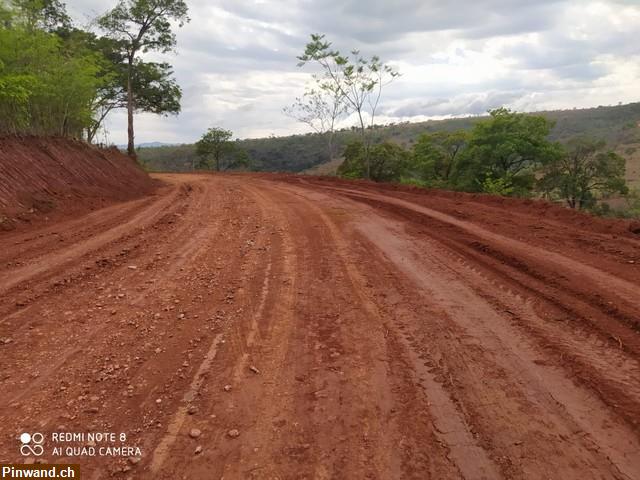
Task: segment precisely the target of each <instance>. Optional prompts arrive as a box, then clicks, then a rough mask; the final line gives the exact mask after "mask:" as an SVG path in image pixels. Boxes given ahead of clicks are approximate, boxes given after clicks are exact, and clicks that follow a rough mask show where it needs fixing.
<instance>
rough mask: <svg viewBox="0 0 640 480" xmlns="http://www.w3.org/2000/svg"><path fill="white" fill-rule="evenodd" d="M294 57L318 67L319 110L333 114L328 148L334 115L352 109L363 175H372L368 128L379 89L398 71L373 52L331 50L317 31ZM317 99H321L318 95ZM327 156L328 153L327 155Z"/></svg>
mask: <svg viewBox="0 0 640 480" xmlns="http://www.w3.org/2000/svg"><path fill="white" fill-rule="evenodd" d="M298 60H299V63H298V66H300V67H302V66H304V65H305V64H306V63H309V62H314V63H316V64H318V65H320V67H321V68H322V72H323V74H322V75H321V76H319V77H316V76H314V81H315V83H316V84H317V86H318V89H319V90H320V91H322V92H327V93H328V95H327V97H328V100H327V101H325V105H326V108H324V109H321V110H324V111H326V112H332V113H333V114H334V116H333V118H332V122H331V131H330V136H329V137H328V138H329V139H330V147H329V148H330V150H331V145H332V143H331V141H332V139H333V124H334V122H335V118H336V116H337V115H339V113H340V112H341V111H344V112H345V113H347V114H349V113H354V114H355V115H356V116H357V118H358V128H359V132H360V142H361V143H362V146H363V151H362V158H363V161H364V164H365V171H364V172H365V173H364V177H365V178H373V177H372V171H371V169H372V165H371V163H372V158H371V154H372V153H373V152H371V145H372V140H373V138H372V137H373V136H372V134H371V129H372V128H373V126H374V125H375V118H376V111H377V109H378V105H379V104H380V97H381V96H382V89H383V88H384V87H385V86H386V85H388V84H389V83H391V82H392V81H393V80H394V79H395V78H397V77H398V76H399V75H400V74H399V73H398V72H397V71H395V70H394V69H393V68H391V67H390V66H389V65H386V64H385V63H383V62H382V61H381V60H380V58H379V57H378V56H376V55H374V56H373V57H371V58H366V57H364V56H362V55H361V54H360V52H359V51H358V50H352V51H351V55H342V54H341V53H340V52H339V51H338V50H332V49H331V43H330V42H327V41H325V36H324V35H320V34H312V35H311V41H310V42H309V43H307V45H306V47H305V50H304V53H303V54H302V55H301V56H299V57H298ZM320 99H321V100H322V97H320ZM323 113H324V112H323ZM325 115H326V114H325ZM331 158H332V155H331V153H330V154H329V159H331Z"/></svg>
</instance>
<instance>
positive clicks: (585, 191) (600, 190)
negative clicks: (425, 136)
mask: <svg viewBox="0 0 640 480" xmlns="http://www.w3.org/2000/svg"><path fill="white" fill-rule="evenodd" d="M624 175H625V159H624V158H622V157H621V156H620V155H618V154H616V153H614V152H612V151H610V150H606V142H605V141H604V140H600V141H597V140H593V139H590V138H584V137H583V138H576V139H573V140H571V141H569V143H568V144H567V146H566V148H565V149H564V152H563V154H562V155H559V156H558V157H557V158H556V159H555V160H554V161H553V162H551V163H549V164H548V165H546V167H545V169H544V175H543V176H542V178H541V179H540V182H539V185H540V187H541V189H542V190H543V191H544V192H546V193H547V194H551V195H554V194H555V195H557V196H559V197H560V198H562V199H563V200H565V201H566V202H567V205H568V206H569V207H571V208H578V209H583V208H588V207H592V206H593V205H594V204H595V201H596V197H597V195H610V194H613V193H621V194H625V193H627V191H628V189H627V186H626V183H625V178H624Z"/></svg>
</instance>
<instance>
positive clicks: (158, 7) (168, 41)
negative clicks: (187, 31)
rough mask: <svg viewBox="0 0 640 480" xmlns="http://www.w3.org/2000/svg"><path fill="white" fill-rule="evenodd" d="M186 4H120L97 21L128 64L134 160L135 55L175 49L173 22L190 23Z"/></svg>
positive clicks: (154, 0) (165, 0)
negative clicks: (114, 42)
mask: <svg viewBox="0 0 640 480" xmlns="http://www.w3.org/2000/svg"><path fill="white" fill-rule="evenodd" d="M187 10H188V9H187V5H186V3H185V2H184V1H183V0H120V2H119V3H118V4H117V5H116V6H115V7H114V8H113V9H112V10H111V11H110V12H108V13H106V14H105V15H103V16H102V17H100V18H99V19H98V25H99V26H100V27H101V28H102V29H103V30H104V31H106V32H107V35H108V36H109V37H110V38H111V39H113V40H115V41H117V45H118V46H120V48H121V49H122V50H121V51H122V53H123V54H124V59H125V64H126V76H125V78H126V91H127V136H128V144H127V152H128V153H129V155H131V156H132V157H134V156H135V145H134V131H133V114H134V111H135V109H136V108H135V104H136V103H135V85H134V84H135V78H136V70H137V67H139V66H140V63H136V60H137V59H136V55H137V54H138V53H139V52H143V53H144V52H149V51H157V52H161V53H166V52H169V51H171V50H172V49H173V48H174V47H175V45H176V37H175V34H174V33H173V31H172V30H171V21H176V22H178V26H180V27H182V26H183V25H184V23H185V22H188V21H189V17H188V16H187Z"/></svg>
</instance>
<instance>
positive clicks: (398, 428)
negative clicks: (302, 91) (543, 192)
mask: <svg viewBox="0 0 640 480" xmlns="http://www.w3.org/2000/svg"><path fill="white" fill-rule="evenodd" d="M159 178H161V179H162V180H164V181H165V182H167V183H168V185H167V186H165V187H162V188H161V189H160V190H159V191H158V192H157V194H156V195H154V196H151V197H145V198H143V199H139V200H134V201H130V202H126V203H120V204H117V205H113V206H110V207H107V208H104V209H102V210H99V211H96V212H93V213H90V214H88V215H86V216H83V217H81V218H77V219H74V220H67V221H65V222H60V223H56V224H55V225H53V226H47V227H42V228H39V229H37V230H30V231H28V232H26V233H25V232H22V233H18V232H14V233H8V234H4V235H3V236H0V243H1V245H2V248H1V249H0V358H1V363H0V425H2V426H1V427H0V432H1V437H0V461H1V462H20V463H22V462H24V461H28V462H33V461H41V460H42V459H44V460H46V461H47V462H55V463H78V464H80V465H81V468H82V472H83V478H85V479H101V478H112V477H115V478H132V479H133V478H135V479H140V478H142V479H181V478H183V479H222V478H224V479H227V480H228V479H243V478H255V479H302V478H306V479H365V478H367V479H458V478H464V479H500V478H504V479H512V478H513V479H559V478H562V479H580V480H587V479H637V478H640V334H639V332H640V238H639V237H638V236H635V237H634V236H633V235H632V234H631V233H625V232H624V231H623V230H622V229H619V230H616V229H615V228H614V229H609V228H608V227H607V225H605V224H603V223H601V222H600V223H598V222H599V221H595V220H594V222H593V223H590V222H588V221H585V220H584V218H582V217H576V219H572V218H573V217H572V218H569V217H566V218H565V217H564V216H563V215H561V214H558V215H556V214H555V213H554V212H556V210H553V209H552V210H550V211H549V212H546V213H545V212H542V211H541V210H540V209H539V208H533V207H531V208H529V207H527V205H526V204H524V203H516V202H513V204H508V208H507V206H501V205H499V204H495V203H493V204H492V203H491V202H487V201H483V200H482V199H475V198H474V197H470V196H466V197H465V196H455V195H447V194H442V195H439V194H424V195H420V194H416V193H410V192H402V191H395V190H394V189H392V188H383V187H380V188H378V187H374V186H367V185H359V186H358V185H350V184H347V183H340V182H329V181H324V180H320V179H312V178H304V177H277V176H272V177H269V176H241V175H237V176H232V175H228V176H214V175H161V176H159ZM556 213H557V212H556ZM580 218H582V220H580ZM22 432H30V433H33V432H41V433H43V434H44V435H45V437H46V440H45V444H44V448H45V453H44V455H42V456H41V457H36V456H33V455H27V456H23V455H21V453H20V441H19V437H20V434H21V433H22ZM56 432H75V433H86V432H113V433H116V434H117V436H118V439H117V440H116V441H106V442H105V441H97V442H92V441H90V440H87V439H86V438H85V439H83V440H80V441H77V442H76V441H72V442H68V443H63V442H56V441H54V436H53V434H54V433H56ZM120 433H124V434H125V435H126V438H125V439H124V442H121V438H120V436H119V435H120ZM194 437H195V438H194ZM122 438H124V437H122ZM83 446H84V447H86V448H85V450H84V451H82V450H80V448H81V447H83ZM107 446H111V447H113V446H117V447H118V446H119V447H122V446H128V447H138V448H140V450H141V453H142V454H141V456H140V457H139V458H138V457H136V456H135V453H132V452H133V450H132V451H127V450H126V449H124V448H122V449H121V450H119V451H116V453H115V454H116V456H105V455H103V456H100V455H97V456H90V454H89V453H88V452H89V451H90V450H91V449H92V448H93V449H94V450H95V451H100V449H101V448H103V449H104V447H107ZM55 447H58V448H60V449H61V450H60V454H59V455H54V450H53V449H54V448H55ZM68 447H77V450H76V451H67V448H68ZM103 452H104V450H103ZM111 453H114V452H113V451H111ZM130 453H131V455H130ZM72 454H73V455H85V456H80V457H78V456H75V457H73V458H72ZM117 455H120V456H117ZM128 457H131V458H128Z"/></svg>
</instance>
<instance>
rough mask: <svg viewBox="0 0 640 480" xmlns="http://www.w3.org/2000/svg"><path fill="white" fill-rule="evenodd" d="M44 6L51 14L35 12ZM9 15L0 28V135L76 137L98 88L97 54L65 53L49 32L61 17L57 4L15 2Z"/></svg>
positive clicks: (87, 118)
mask: <svg viewBox="0 0 640 480" xmlns="http://www.w3.org/2000/svg"><path fill="white" fill-rule="evenodd" d="M47 5H49V6H50V7H51V6H52V5H53V7H51V8H53V10H52V12H53V13H51V12H49V11H45V12H43V11H40V10H41V9H44V8H45V7H46V6H47ZM9 13H10V15H9V16H8V17H7V18H8V20H7V23H6V25H7V28H2V29H0V133H30V134H36V135H65V136H74V137H81V136H82V132H83V130H84V129H85V128H86V126H87V125H88V124H89V123H90V122H91V117H92V115H93V111H92V100H93V98H94V96H95V95H96V91H97V90H98V88H99V86H100V83H101V80H100V79H99V77H98V70H99V61H100V59H99V55H97V54H96V53H94V52H89V51H85V50H80V49H74V48H66V46H65V45H64V43H63V40H62V39H61V38H60V37H59V36H58V35H57V34H54V33H51V32H50V31H49V30H50V29H51V28H52V27H53V26H55V25H57V23H56V22H58V21H59V19H60V18H62V19H64V18H65V15H66V14H65V13H64V7H63V6H62V4H59V3H57V2H48V3H46V2H36V1H24V2H16V3H15V4H14V8H13V9H12V10H11V11H10V12H9ZM56 18H57V19H58V20H55V19H56ZM46 19H51V20H46ZM45 20H46V21H45ZM58 30H59V29H56V32H57V31H58Z"/></svg>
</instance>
